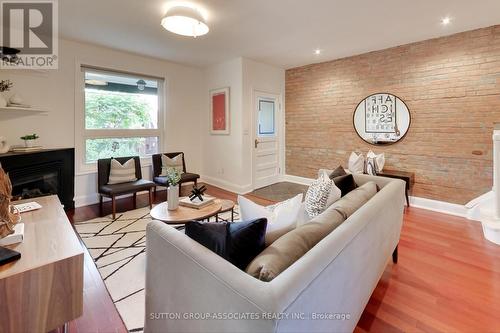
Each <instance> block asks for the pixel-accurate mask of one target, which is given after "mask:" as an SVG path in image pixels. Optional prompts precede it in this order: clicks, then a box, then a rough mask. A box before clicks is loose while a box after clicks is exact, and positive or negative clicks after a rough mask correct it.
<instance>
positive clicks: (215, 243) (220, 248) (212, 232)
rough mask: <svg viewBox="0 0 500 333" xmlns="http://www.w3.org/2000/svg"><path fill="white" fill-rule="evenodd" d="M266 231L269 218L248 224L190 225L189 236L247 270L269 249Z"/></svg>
mask: <svg viewBox="0 0 500 333" xmlns="http://www.w3.org/2000/svg"><path fill="white" fill-rule="evenodd" d="M266 228H267V219H266V218H260V219H256V220H252V221H247V222H205V223H204V222H198V221H192V222H188V223H186V235H188V236H189V237H191V238H192V239H194V240H195V241H197V242H198V243H200V244H202V245H204V246H205V247H206V248H208V249H210V250H212V251H213V252H215V253H217V254H218V255H220V256H221V257H222V258H224V259H226V260H227V261H229V262H230V263H232V264H233V265H235V266H236V267H238V268H239V269H242V270H244V269H245V268H246V267H247V266H248V264H250V262H251V261H252V260H253V259H254V258H255V257H256V256H257V255H258V254H259V253H261V252H262V251H263V250H264V248H265V247H266V242H265V236H266Z"/></svg>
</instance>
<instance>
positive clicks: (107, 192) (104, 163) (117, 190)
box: [97, 156, 155, 220]
mask: <svg viewBox="0 0 500 333" xmlns="http://www.w3.org/2000/svg"><path fill="white" fill-rule="evenodd" d="M131 158H133V159H134V162H135V177H136V178H137V180H136V181H133V182H127V183H120V184H108V181H109V172H110V167H111V158H105V159H100V160H98V161H97V188H98V192H99V208H100V210H101V215H102V201H103V197H108V198H111V207H112V212H113V220H114V219H115V216H116V197H117V196H120V195H125V194H133V198H134V208H135V207H136V199H137V192H140V191H149V208H150V209H151V208H152V207H153V198H152V190H153V188H154V187H155V183H153V182H152V181H150V180H145V179H142V171H141V160H140V158H139V156H132V157H117V158H115V159H116V160H117V161H118V162H120V163H121V164H123V163H125V162H126V161H128V160H129V159H131Z"/></svg>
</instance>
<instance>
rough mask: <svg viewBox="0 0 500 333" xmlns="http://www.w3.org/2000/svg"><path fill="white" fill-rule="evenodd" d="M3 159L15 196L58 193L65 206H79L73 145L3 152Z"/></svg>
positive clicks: (24, 197)
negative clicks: (76, 200) (66, 147)
mask: <svg viewBox="0 0 500 333" xmlns="http://www.w3.org/2000/svg"><path fill="white" fill-rule="evenodd" d="M0 163H1V164H2V167H3V169H4V170H5V171H6V172H8V173H9V176H10V179H11V181H12V195H13V197H14V198H15V199H31V198H36V197H40V196H45V195H57V196H58V197H59V200H60V201H61V203H62V204H63V205H64V209H70V208H74V207H75V202H74V201H73V197H74V177H75V171H74V170H75V169H74V164H75V163H74V149H73V148H71V149H50V150H49V149H46V150H41V151H36V152H26V153H7V154H0Z"/></svg>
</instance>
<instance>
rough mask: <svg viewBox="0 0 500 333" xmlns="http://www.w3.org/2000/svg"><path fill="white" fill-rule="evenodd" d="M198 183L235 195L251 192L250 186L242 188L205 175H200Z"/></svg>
mask: <svg viewBox="0 0 500 333" xmlns="http://www.w3.org/2000/svg"><path fill="white" fill-rule="evenodd" d="M199 182H201V183H206V184H209V185H213V186H216V187H220V188H221V189H223V190H226V191H230V192H234V193H236V194H247V193H250V192H252V184H247V185H243V186H242V185H237V184H234V183H231V182H228V181H227V180H222V179H217V178H214V177H210V176H206V175H202V176H201V177H200V180H199Z"/></svg>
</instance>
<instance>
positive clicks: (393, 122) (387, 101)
mask: <svg viewBox="0 0 500 333" xmlns="http://www.w3.org/2000/svg"><path fill="white" fill-rule="evenodd" d="M353 123H354V129H355V130H356V132H357V133H358V135H359V137H360V138H361V139H363V140H364V141H365V142H368V143H370V144H372V145H388V144H392V143H396V142H398V141H399V140H401V139H402V138H404V136H405V135H406V133H407V132H408V129H409V128H410V123H411V115H410V111H409V110H408V107H407V106H406V104H405V102H403V100H401V99H400V98H399V97H397V96H395V95H392V94H388V93H378V94H373V95H370V96H368V97H366V98H365V99H363V100H362V101H361V102H359V104H358V106H357V107H356V110H355V111H354V116H353Z"/></svg>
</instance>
